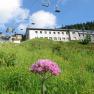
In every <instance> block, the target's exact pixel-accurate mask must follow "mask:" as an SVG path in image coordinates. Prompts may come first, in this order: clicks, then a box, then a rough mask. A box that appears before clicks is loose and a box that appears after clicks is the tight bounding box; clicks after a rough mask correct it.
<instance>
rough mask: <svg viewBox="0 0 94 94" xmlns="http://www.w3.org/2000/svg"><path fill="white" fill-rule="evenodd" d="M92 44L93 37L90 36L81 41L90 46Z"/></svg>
mask: <svg viewBox="0 0 94 94" xmlns="http://www.w3.org/2000/svg"><path fill="white" fill-rule="evenodd" d="M90 42H91V36H90V35H89V34H87V35H86V37H85V38H84V39H83V40H82V41H81V44H88V43H90Z"/></svg>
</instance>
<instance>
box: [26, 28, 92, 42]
mask: <svg viewBox="0 0 94 94" xmlns="http://www.w3.org/2000/svg"><path fill="white" fill-rule="evenodd" d="M86 34H87V32H86V31H85V32H83V31H82V30H63V29H62V30H59V29H58V30H55V29H52V30H50V29H32V28H30V29H28V30H27V32H26V38H27V39H34V38H47V39H51V40H54V41H70V40H82V39H84V38H85V37H86ZM90 35H91V40H92V42H93V41H94V34H92V33H91V32H90Z"/></svg>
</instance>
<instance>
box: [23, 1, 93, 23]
mask: <svg viewBox="0 0 94 94" xmlns="http://www.w3.org/2000/svg"><path fill="white" fill-rule="evenodd" d="M41 1H43V0H37V1H35V0H24V2H23V6H24V7H26V8H28V9H30V10H31V11H30V12H31V14H32V13H34V12H36V11H39V10H46V11H50V12H52V13H53V14H54V15H56V17H57V22H58V24H59V25H61V24H64V25H65V24H74V23H80V22H86V21H91V20H94V0H62V3H61V4H59V6H60V8H61V13H55V12H54V7H55V4H56V3H54V2H55V1H56V0H51V5H50V6H49V7H43V6H41Z"/></svg>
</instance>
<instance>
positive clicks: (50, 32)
mask: <svg viewBox="0 0 94 94" xmlns="http://www.w3.org/2000/svg"><path fill="white" fill-rule="evenodd" d="M35 33H40V34H42V33H45V34H47V33H49V34H64V32H63V31H61V32H58V31H56V32H54V31H53V32H52V31H49V32H48V31H44V32H43V31H35ZM72 33H73V34H75V32H72ZM66 34H69V32H66Z"/></svg>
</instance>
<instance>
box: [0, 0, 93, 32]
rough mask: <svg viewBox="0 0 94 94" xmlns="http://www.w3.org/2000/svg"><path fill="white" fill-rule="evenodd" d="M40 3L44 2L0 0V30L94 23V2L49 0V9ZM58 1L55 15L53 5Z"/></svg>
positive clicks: (85, 0)
mask: <svg viewBox="0 0 94 94" xmlns="http://www.w3.org/2000/svg"><path fill="white" fill-rule="evenodd" d="M42 1H46V0H7V1H6V0H3V1H2V0H0V30H2V31H3V32H4V31H5V29H6V28H7V27H15V28H16V29H17V30H16V31H19V32H23V31H20V30H19V29H20V28H23V29H25V28H26V27H27V26H30V25H31V23H33V22H34V23H35V24H36V25H35V27H41V28H48V27H49V28H52V27H58V26H62V24H63V25H68V24H75V23H81V22H86V21H94V12H93V10H94V0H49V1H50V5H49V7H44V6H42V3H43V2H42ZM59 1H60V3H58V6H59V8H60V9H61V12H60V13H56V12H55V5H56V4H57V2H59ZM26 19H27V20H26ZM31 26H32V27H34V26H33V25H31ZM24 31H25V30H24Z"/></svg>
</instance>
